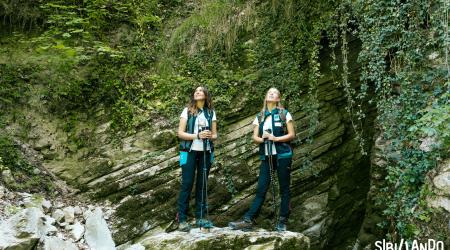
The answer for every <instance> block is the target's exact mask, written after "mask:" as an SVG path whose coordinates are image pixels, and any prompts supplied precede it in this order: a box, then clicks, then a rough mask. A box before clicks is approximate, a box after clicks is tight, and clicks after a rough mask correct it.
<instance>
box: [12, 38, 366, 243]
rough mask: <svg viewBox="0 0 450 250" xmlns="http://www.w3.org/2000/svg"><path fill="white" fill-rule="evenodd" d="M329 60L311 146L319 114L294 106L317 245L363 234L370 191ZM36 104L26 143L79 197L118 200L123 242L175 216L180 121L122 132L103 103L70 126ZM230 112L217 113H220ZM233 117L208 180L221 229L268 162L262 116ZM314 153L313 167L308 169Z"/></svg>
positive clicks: (301, 185) (302, 205) (297, 208)
mask: <svg viewBox="0 0 450 250" xmlns="http://www.w3.org/2000/svg"><path fill="white" fill-rule="evenodd" d="M358 46H359V44H358V42H357V41H356V40H353V41H352V42H351V43H350V48H354V49H353V50H352V51H351V53H350V55H349V61H350V62H356V56H357V53H356V52H357V50H358V49H357V48H358ZM328 62H329V57H328V52H327V51H326V49H324V50H323V51H322V53H321V63H322V70H323V75H324V77H323V78H322V79H321V80H320V81H319V86H318V98H319V102H320V108H319V126H318V128H317V129H316V131H315V134H314V140H313V142H312V143H311V144H307V143H304V141H305V140H304V139H305V138H306V137H307V134H308V126H309V125H308V124H309V121H310V114H307V113H305V112H303V111H302V110H303V109H302V107H290V111H291V113H292V115H293V117H294V122H295V129H296V137H297V138H296V140H295V141H294V143H293V146H294V158H293V168H292V183H291V191H292V200H291V208H292V210H291V218H290V220H289V230H292V231H296V232H302V233H304V234H305V235H307V236H309V237H310V238H311V246H312V247H313V248H325V247H326V248H333V247H334V248H340V247H342V246H346V245H349V242H352V241H354V239H355V237H356V235H357V233H358V230H359V225H360V223H361V222H362V218H363V215H364V211H365V198H366V193H367V191H368V188H369V166H370V165H369V157H363V156H362V155H361V154H360V150H359V146H358V142H357V141H356V140H355V139H354V138H355V135H354V132H353V128H352V126H351V124H350V120H349V115H348V113H347V112H346V111H345V106H346V98H345V96H344V92H343V90H342V88H340V87H337V86H336V84H335V83H334V82H333V80H332V77H331V74H330V73H327V72H329V71H327V67H328V66H327V65H328ZM349 66H350V70H351V72H352V73H351V77H350V78H351V79H352V80H353V86H354V87H357V86H358V83H357V81H356V80H355V79H358V75H357V65H356V64H352V65H349ZM35 98H36V97H35ZM301 98H306V96H304V95H303V96H301ZM30 103H31V104H33V105H29V108H24V109H23V111H22V112H23V115H24V116H25V117H27V119H28V120H29V121H30V124H29V128H28V131H27V133H28V135H29V137H28V139H29V140H28V142H27V143H29V144H30V145H31V147H32V148H33V149H34V150H36V151H37V152H38V153H39V154H42V155H43V157H42V165H43V166H44V167H45V168H46V169H48V170H49V171H51V172H52V173H54V174H55V175H56V176H58V178H61V179H63V180H65V181H66V182H67V183H68V184H69V185H70V186H72V187H73V188H76V189H77V190H78V191H77V194H78V195H81V196H85V197H86V198H88V199H91V198H94V199H98V200H109V201H111V202H112V204H114V205H115V208H116V213H115V214H114V217H115V225H114V228H113V230H112V231H113V236H114V240H115V242H117V243H119V244H120V243H124V242H127V241H129V240H131V239H133V238H135V237H138V236H139V235H142V234H144V233H145V232H146V231H148V230H151V229H153V228H156V227H158V226H162V227H164V225H166V224H167V223H169V222H170V221H171V220H173V219H174V217H175V214H176V199H177V196H178V189H179V185H180V173H181V171H180V168H179V166H178V151H177V148H178V145H177V139H176V135H175V129H176V128H175V127H170V126H167V124H166V123H164V121H160V120H158V118H152V122H153V124H154V126H151V127H149V128H146V129H144V130H142V131H138V132H137V133H135V134H133V135H130V136H128V137H124V138H119V139H117V137H116V138H115V139H114V137H113V136H111V134H110V133H109V130H108V129H109V126H110V122H109V121H108V120H107V119H105V117H106V116H105V114H104V112H103V110H102V109H101V108H98V109H97V110H95V111H94V112H91V113H87V114H80V115H79V120H80V121H81V122H80V123H79V124H77V126H76V127H75V128H74V129H73V130H71V132H70V133H67V132H65V129H64V126H66V124H65V121H63V120H58V119H55V118H52V117H51V116H49V115H47V114H46V113H45V112H39V111H36V107H39V105H38V104H39V101H38V100H34V99H31V100H30ZM33 107H34V108H33ZM226 112H228V113H233V111H232V110H229V111H226ZM225 116H226V114H224V115H221V114H220V112H219V111H218V117H219V120H220V118H221V117H225ZM236 117H237V118H236ZM233 119H236V122H233V123H231V124H229V125H227V126H225V127H220V131H219V139H218V141H217V147H216V148H217V151H216V159H217V161H216V163H215V165H214V167H213V169H212V171H211V174H210V179H209V204H210V207H209V212H210V216H211V218H212V219H213V221H214V222H215V223H216V225H218V226H224V225H226V224H227V222H228V221H231V220H235V219H238V218H240V217H241V216H242V215H243V213H244V212H245V211H246V209H247V208H248V207H249V204H250V202H251V201H252V198H253V194H254V191H255V187H256V180H257V175H258V169H259V160H258V157H257V154H256V153H257V147H256V145H255V144H253V143H252V141H251V133H252V128H253V127H252V125H251V123H252V121H253V119H254V116H253V115H252V116H246V117H240V118H239V115H238V114H237V116H236V114H233ZM371 123H372V118H371V116H369V118H367V119H366V123H365V128H366V129H367V130H366V132H367V131H368V133H367V134H366V139H367V138H369V140H367V144H369V145H370V144H371V142H370V138H372V137H371V135H370V133H371V129H370V128H371ZM220 124H221V123H220V121H219V125H220ZM8 129H9V130H10V131H11V132H12V133H13V134H14V131H15V132H17V131H19V130H20V128H19V126H17V125H12V126H10V127H9V128H8ZM369 150H370V149H369ZM307 158H309V159H311V161H312V165H311V166H310V167H302V166H303V163H304V162H305V159H307ZM268 195H270V193H269V194H268ZM268 200H269V199H268ZM271 211H272V210H271V203H270V201H267V202H266V203H265V205H264V207H263V209H262V212H261V216H260V217H259V218H258V225H259V226H261V227H263V228H268V229H270V227H271V226H270V225H271V221H272V218H273V214H272V213H271Z"/></svg>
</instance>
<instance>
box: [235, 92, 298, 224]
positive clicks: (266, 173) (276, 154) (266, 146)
mask: <svg viewBox="0 0 450 250" xmlns="http://www.w3.org/2000/svg"><path fill="white" fill-rule="evenodd" d="M253 125H254V129H253V141H254V142H255V143H256V144H258V145H259V156H260V159H261V165H260V169H259V176H258V185H257V188H256V196H255V198H254V200H253V202H252V204H251V206H250V209H249V210H248V211H247V212H246V213H245V215H244V217H243V218H242V220H240V221H236V222H230V223H229V226H230V227H231V228H232V229H241V230H251V229H252V227H253V224H254V219H255V218H256V217H257V216H258V214H259V212H260V210H261V207H262V204H263V203H264V200H265V197H266V193H267V190H268V189H269V184H272V192H273V193H272V195H273V201H272V202H273V203H274V204H273V205H274V210H277V209H276V201H275V192H274V189H275V188H274V180H275V172H276V174H277V179H278V183H279V189H280V201H281V202H280V208H279V214H278V215H276V214H275V215H274V216H278V217H277V218H276V219H277V222H276V223H275V230H277V231H279V232H283V231H286V224H287V221H288V217H289V210H290V208H289V199H290V189H289V185H290V178H291V177H290V174H291V165H292V149H291V147H290V146H289V145H288V144H287V142H289V141H292V140H293V139H294V138H295V131H294V123H293V119H292V116H291V114H290V113H289V112H288V111H287V110H286V109H285V108H284V107H283V106H282V105H281V93H280V91H278V89H276V88H270V89H269V90H268V91H267V93H266V96H265V98H264V103H263V108H262V110H261V112H260V113H258V114H257V116H256V118H255V120H254V121H253Z"/></svg>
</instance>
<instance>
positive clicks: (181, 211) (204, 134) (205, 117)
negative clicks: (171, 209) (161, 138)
mask: <svg viewBox="0 0 450 250" xmlns="http://www.w3.org/2000/svg"><path fill="white" fill-rule="evenodd" d="M178 137H179V138H180V139H181V143H180V166H181V189H180V194H179V197H178V214H177V219H178V222H179V226H178V230H180V231H184V232H188V231H189V230H190V224H189V223H188V222H187V212H188V208H189V199H190V194H191V190H192V186H193V184H194V178H195V176H196V186H195V217H196V223H195V224H196V226H198V227H201V228H211V227H212V226H213V224H212V223H211V221H209V220H208V218H207V217H208V204H207V189H208V174H209V169H210V167H211V161H212V158H213V154H214V145H213V141H214V140H216V139H217V118H216V113H215V111H214V107H213V104H212V100H211V95H210V94H209V92H208V90H207V88H206V87H197V88H196V89H195V90H194V91H193V93H192V94H191V98H190V103H189V104H188V106H187V107H186V108H185V109H184V110H183V112H182V113H181V116H180V123H179V126H178Z"/></svg>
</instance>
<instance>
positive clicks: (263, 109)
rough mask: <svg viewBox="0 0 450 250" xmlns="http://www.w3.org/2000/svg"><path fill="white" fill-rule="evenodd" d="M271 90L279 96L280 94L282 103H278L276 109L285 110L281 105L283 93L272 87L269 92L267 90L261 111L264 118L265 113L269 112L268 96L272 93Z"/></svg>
mask: <svg viewBox="0 0 450 250" xmlns="http://www.w3.org/2000/svg"><path fill="white" fill-rule="evenodd" d="M271 90H275V91H276V92H277V94H278V97H279V98H280V101H278V102H277V105H276V107H277V108H279V109H283V108H284V107H283V105H282V104H281V92H280V91H279V90H278V89H277V88H275V87H272V88H270V89H269V90H267V92H266V95H265V96H264V101H263V107H262V110H261V115H262V116H263V117H264V113H265V112H266V110H267V101H266V99H267V95H268V94H269V91H271Z"/></svg>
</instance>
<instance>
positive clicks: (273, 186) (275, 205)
mask: <svg viewBox="0 0 450 250" xmlns="http://www.w3.org/2000/svg"><path fill="white" fill-rule="evenodd" d="M266 131H267V132H268V133H271V132H272V130H271V129H268V130H266ZM272 144H273V141H271V140H267V151H268V154H269V155H268V158H269V169H270V185H271V188H272V201H273V216H274V223H276V222H277V220H278V219H277V204H276V193H275V183H274V181H275V177H274V174H275V173H274V169H273V161H272V160H273V158H272ZM275 225H276V224H275ZM275 225H274V226H275Z"/></svg>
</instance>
